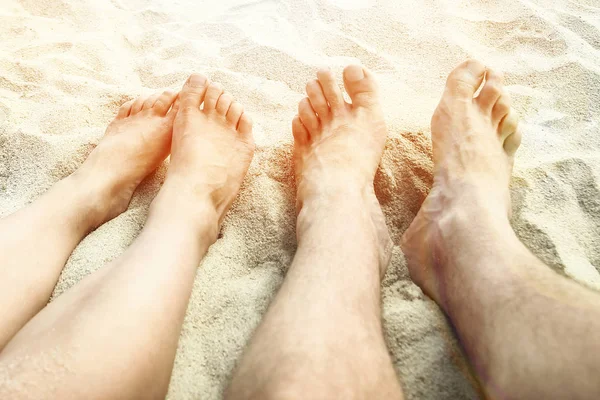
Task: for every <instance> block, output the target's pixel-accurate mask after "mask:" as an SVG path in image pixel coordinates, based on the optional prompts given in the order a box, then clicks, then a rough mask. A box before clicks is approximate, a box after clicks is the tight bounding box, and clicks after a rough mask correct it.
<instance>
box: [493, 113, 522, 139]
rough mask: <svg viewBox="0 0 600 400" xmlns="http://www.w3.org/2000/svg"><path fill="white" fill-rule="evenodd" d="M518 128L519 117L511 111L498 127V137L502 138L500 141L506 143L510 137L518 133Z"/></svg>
mask: <svg viewBox="0 0 600 400" xmlns="http://www.w3.org/2000/svg"><path fill="white" fill-rule="evenodd" d="M518 126H519V116H518V115H517V113H516V112H515V111H514V110H513V109H511V110H510V111H509V112H508V115H506V117H504V119H503V120H502V121H501V122H500V125H498V135H499V136H500V140H502V142H505V141H506V139H507V138H508V137H509V136H510V135H512V134H513V133H515V132H516V131H517V128H518Z"/></svg>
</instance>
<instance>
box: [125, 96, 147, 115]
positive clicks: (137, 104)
mask: <svg viewBox="0 0 600 400" xmlns="http://www.w3.org/2000/svg"><path fill="white" fill-rule="evenodd" d="M145 102H146V97H144V96H140V97H138V98H137V99H135V101H134V102H133V105H132V106H131V112H130V113H129V115H135V114H137V113H139V112H140V111H142V107H144V103H145Z"/></svg>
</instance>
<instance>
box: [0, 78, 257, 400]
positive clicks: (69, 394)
mask: <svg viewBox="0 0 600 400" xmlns="http://www.w3.org/2000/svg"><path fill="white" fill-rule="evenodd" d="M232 100H233V99H232V98H231V96H229V95H228V94H223V91H222V89H221V88H220V86H219V85H216V84H210V85H208V86H207V80H206V78H205V77H204V76H202V75H192V76H191V77H190V79H189V80H188V82H186V84H185V85H184V88H183V90H182V92H181V93H180V105H179V111H178V113H177V116H176V118H175V121H174V125H173V145H172V156H171V166H170V169H169V173H168V176H167V180H166V182H165V185H164V187H163V188H162V189H161V191H160V193H159V195H158V196H157V198H156V199H155V200H154V202H153V203H152V206H151V210H150V214H149V217H148V221H147V223H146V226H145V227H144V229H143V231H142V233H141V234H140V236H139V237H138V238H137V239H136V241H135V242H134V243H133V244H132V245H131V247H130V248H129V249H128V250H127V251H126V252H125V253H124V254H123V255H122V256H121V257H119V258H118V259H116V260H115V261H114V262H112V263H111V264H109V265H108V266H106V267H105V268H102V269H101V270H99V271H98V272H96V273H94V274H92V275H91V276H89V277H88V278H86V279H85V280H83V281H82V282H80V283H79V284H77V285H76V286H75V287H73V288H72V289H71V290H69V291H68V292H66V293H65V294H63V295H62V296H60V297H59V298H58V299H57V300H56V301H55V302H52V303H51V304H50V305H49V306H48V307H46V308H45V309H44V310H43V311H42V312H40V313H39V314H38V315H37V316H35V317H34V318H33V319H32V320H31V321H30V322H29V323H28V324H27V325H26V326H25V327H24V328H23V329H22V330H21V331H20V332H19V333H18V334H17V335H16V336H15V337H14V338H13V340H12V341H11V342H10V343H9V344H8V345H7V346H6V348H5V349H4V351H3V352H2V353H0V398H6V399H8V398H10V399H39V398H57V399H71V398H74V399H75V398H86V399H163V398H164V397H165V395H166V392H167V388H168V383H169V379H170V375H171V370H172V366H173V362H174V359H175V351H176V349H177V341H178V338H179V333H180V330H181V325H182V323H183V318H184V315H185V310H186V308H187V302H188V299H189V296H190V294H191V290H192V284H193V279H194V276H195V273H196V269H197V267H198V265H199V263H200V261H201V259H202V257H203V256H204V254H205V253H206V251H207V249H208V247H209V246H210V245H211V244H212V243H213V242H214V241H215V240H216V238H217V234H218V226H219V224H220V222H221V220H222V218H223V216H224V214H225V213H226V211H227V209H228V207H229V206H230V204H231V202H232V200H233V199H234V197H235V195H236V194H237V192H238V190H239V187H240V185H241V183H242V180H243V178H244V176H245V174H246V171H247V169H248V166H249V165H250V161H251V160H252V155H253V151H254V143H253V139H252V123H251V121H250V119H249V117H248V116H247V115H245V114H243V108H242V106H241V105H240V104H239V103H237V102H233V101H232ZM203 101H204V109H203V110H200V105H201V103H202V102H203ZM142 126H143V124H142ZM140 151H142V149H140ZM32 383H34V384H32Z"/></svg>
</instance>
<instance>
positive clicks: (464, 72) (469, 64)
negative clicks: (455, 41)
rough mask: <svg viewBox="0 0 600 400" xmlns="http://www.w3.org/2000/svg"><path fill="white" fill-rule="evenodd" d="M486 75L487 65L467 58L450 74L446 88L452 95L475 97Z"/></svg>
mask: <svg viewBox="0 0 600 400" xmlns="http://www.w3.org/2000/svg"><path fill="white" fill-rule="evenodd" d="M484 75H485V65H483V64H482V63H480V62H479V61H476V60H467V61H465V62H463V63H462V64H460V65H459V66H458V67H456V68H455V69H454V70H453V71H452V72H451V73H450V75H449V76H448V80H447V82H446V90H447V91H448V92H449V93H450V95H452V96H455V97H459V98H463V99H473V95H474V94H475V92H476V91H477V89H479V86H481V82H482V81H483V76H484Z"/></svg>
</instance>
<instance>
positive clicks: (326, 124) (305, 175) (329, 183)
mask: <svg viewBox="0 0 600 400" xmlns="http://www.w3.org/2000/svg"><path fill="white" fill-rule="evenodd" d="M317 77H318V79H314V80H312V81H310V82H309V83H308V84H307V86H306V92H307V94H308V98H305V99H304V100H302V101H301V102H300V104H299V106H298V116H297V117H296V118H294V121H293V127H292V128H293V133H294V140H295V146H294V163H295V170H296V182H297V186H298V194H297V208H298V212H301V210H302V208H303V205H304V203H305V201H306V200H308V199H312V198H315V197H319V196H328V195H329V194H331V193H334V192H339V191H345V190H356V191H359V192H360V193H362V194H363V196H364V199H365V207H369V209H370V213H371V216H372V220H373V224H374V226H375V229H376V231H377V236H378V242H379V248H380V249H379V250H380V266H381V275H382V276H383V273H384V272H385V269H386V268H387V265H388V263H389V258H390V255H391V248H392V242H391V239H390V236H389V233H388V229H387V226H386V224H385V218H384V216H383V213H382V211H381V207H380V206H379V202H378V201H377V198H376V197H375V192H374V190H373V179H374V177H375V172H376V171H377V167H378V165H379V161H380V160H381V155H382V153H383V149H384V146H385V140H386V137H387V129H386V126H385V121H384V118H383V113H382V111H381V107H380V105H379V99H378V89H377V84H376V82H375V77H374V76H373V73H371V72H370V71H368V70H366V69H364V68H363V67H360V66H356V65H352V66H349V67H347V68H346V69H345V70H344V85H345V87H346V91H347V92H348V94H349V95H350V98H351V99H352V104H348V103H346V102H345V101H344V98H343V96H342V92H341V90H340V88H339V86H338V84H337V82H336V80H335V77H334V76H333V74H332V73H331V71H329V70H321V71H319V72H318V73H317ZM297 232H298V236H299V237H300V236H301V235H302V232H303V226H302V221H301V220H300V219H299V223H298V227H297Z"/></svg>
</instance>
